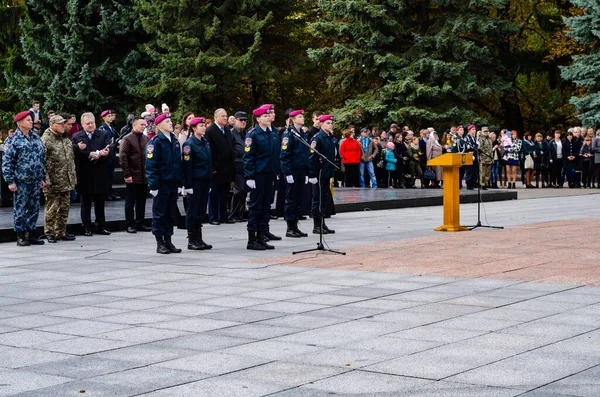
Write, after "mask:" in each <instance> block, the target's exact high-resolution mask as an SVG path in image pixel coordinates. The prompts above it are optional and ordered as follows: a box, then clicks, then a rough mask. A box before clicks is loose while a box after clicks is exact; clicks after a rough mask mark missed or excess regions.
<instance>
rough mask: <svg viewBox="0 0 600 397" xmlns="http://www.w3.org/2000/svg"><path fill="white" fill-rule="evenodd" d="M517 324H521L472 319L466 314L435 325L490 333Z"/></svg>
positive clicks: (489, 319)
mask: <svg viewBox="0 0 600 397" xmlns="http://www.w3.org/2000/svg"><path fill="white" fill-rule="evenodd" d="M519 324H522V322H521V321H511V320H496V319H493V318H478V317H472V316H471V315H470V314H467V315H466V316H462V317H457V318H451V319H449V320H444V321H440V322H439V323H436V324H435V325H436V326H439V327H445V328H454V329H462V330H470V331H482V332H491V331H498V330H502V329H505V328H508V327H512V326H515V325H519Z"/></svg>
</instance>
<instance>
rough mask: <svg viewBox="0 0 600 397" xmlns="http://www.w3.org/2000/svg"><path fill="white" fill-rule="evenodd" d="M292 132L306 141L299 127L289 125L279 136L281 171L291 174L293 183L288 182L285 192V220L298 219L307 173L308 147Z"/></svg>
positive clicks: (284, 174)
mask: <svg viewBox="0 0 600 397" xmlns="http://www.w3.org/2000/svg"><path fill="white" fill-rule="evenodd" d="M294 132H295V133H296V134H298V135H299V136H301V137H302V139H304V141H306V140H307V139H308V136H307V135H306V133H305V132H304V131H303V130H302V129H301V130H300V131H298V130H297V129H296V127H294V126H293V125H292V126H290V127H289V128H288V129H287V130H285V132H284V133H283V135H282V137H281V156H280V160H281V173H282V174H283V176H284V177H287V176H289V175H291V176H293V178H294V183H288V184H287V188H286V194H285V207H284V218H285V220H286V221H298V218H299V217H300V208H299V207H300V203H301V202H302V199H303V198H304V196H305V192H306V184H305V179H306V176H307V175H308V166H309V157H310V149H309V148H308V147H307V146H306V145H305V144H303V143H302V142H300V140H299V139H298V138H297V137H296V135H294Z"/></svg>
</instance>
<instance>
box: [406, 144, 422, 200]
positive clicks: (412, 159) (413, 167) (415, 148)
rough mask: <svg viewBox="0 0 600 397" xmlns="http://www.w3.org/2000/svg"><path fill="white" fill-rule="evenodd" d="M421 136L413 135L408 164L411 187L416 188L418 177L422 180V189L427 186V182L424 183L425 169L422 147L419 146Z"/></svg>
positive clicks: (408, 153) (408, 152) (407, 154)
mask: <svg viewBox="0 0 600 397" xmlns="http://www.w3.org/2000/svg"><path fill="white" fill-rule="evenodd" d="M419 139H420V138H419V137H416V136H413V137H412V141H410V146H409V147H408V151H407V153H406V156H407V157H408V164H409V170H410V183H409V186H410V188H412V189H414V188H415V181H416V180H417V179H420V180H421V189H424V188H425V184H424V183H423V170H422V169H421V154H420V153H421V148H420V147H419Z"/></svg>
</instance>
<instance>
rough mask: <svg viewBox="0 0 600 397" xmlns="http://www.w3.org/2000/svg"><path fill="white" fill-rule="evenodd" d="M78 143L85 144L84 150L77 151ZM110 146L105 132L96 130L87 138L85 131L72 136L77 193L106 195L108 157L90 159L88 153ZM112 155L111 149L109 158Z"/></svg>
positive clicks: (107, 186) (107, 187)
mask: <svg viewBox="0 0 600 397" xmlns="http://www.w3.org/2000/svg"><path fill="white" fill-rule="evenodd" d="M79 142H83V143H85V144H86V147H85V149H83V150H81V149H79V145H78V143H79ZM109 144H110V138H109V136H108V134H107V133H106V132H105V131H102V130H100V129H97V130H96V131H94V132H93V134H92V139H91V140H90V139H89V138H88V135H87V133H86V132H85V131H80V132H77V133H75V135H73V149H74V150H75V159H76V160H77V187H78V191H79V193H83V194H104V193H108V189H109V179H108V157H100V158H99V159H98V160H93V159H91V158H90V153H91V152H95V151H96V150H102V149H104V148H105V147H106V146H107V145H109ZM112 155H114V152H113V151H112V149H111V153H110V154H109V156H112Z"/></svg>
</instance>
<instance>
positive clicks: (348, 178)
mask: <svg viewBox="0 0 600 397" xmlns="http://www.w3.org/2000/svg"><path fill="white" fill-rule="evenodd" d="M361 153H362V151H361V148H360V143H358V142H357V141H356V139H354V133H353V132H352V131H350V130H346V131H344V139H343V142H342V144H341V146H340V156H341V157H342V164H343V165H344V167H345V169H346V172H345V173H344V185H345V186H346V187H359V186H360V184H359V176H358V175H359V172H358V167H359V164H360V156H361Z"/></svg>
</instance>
